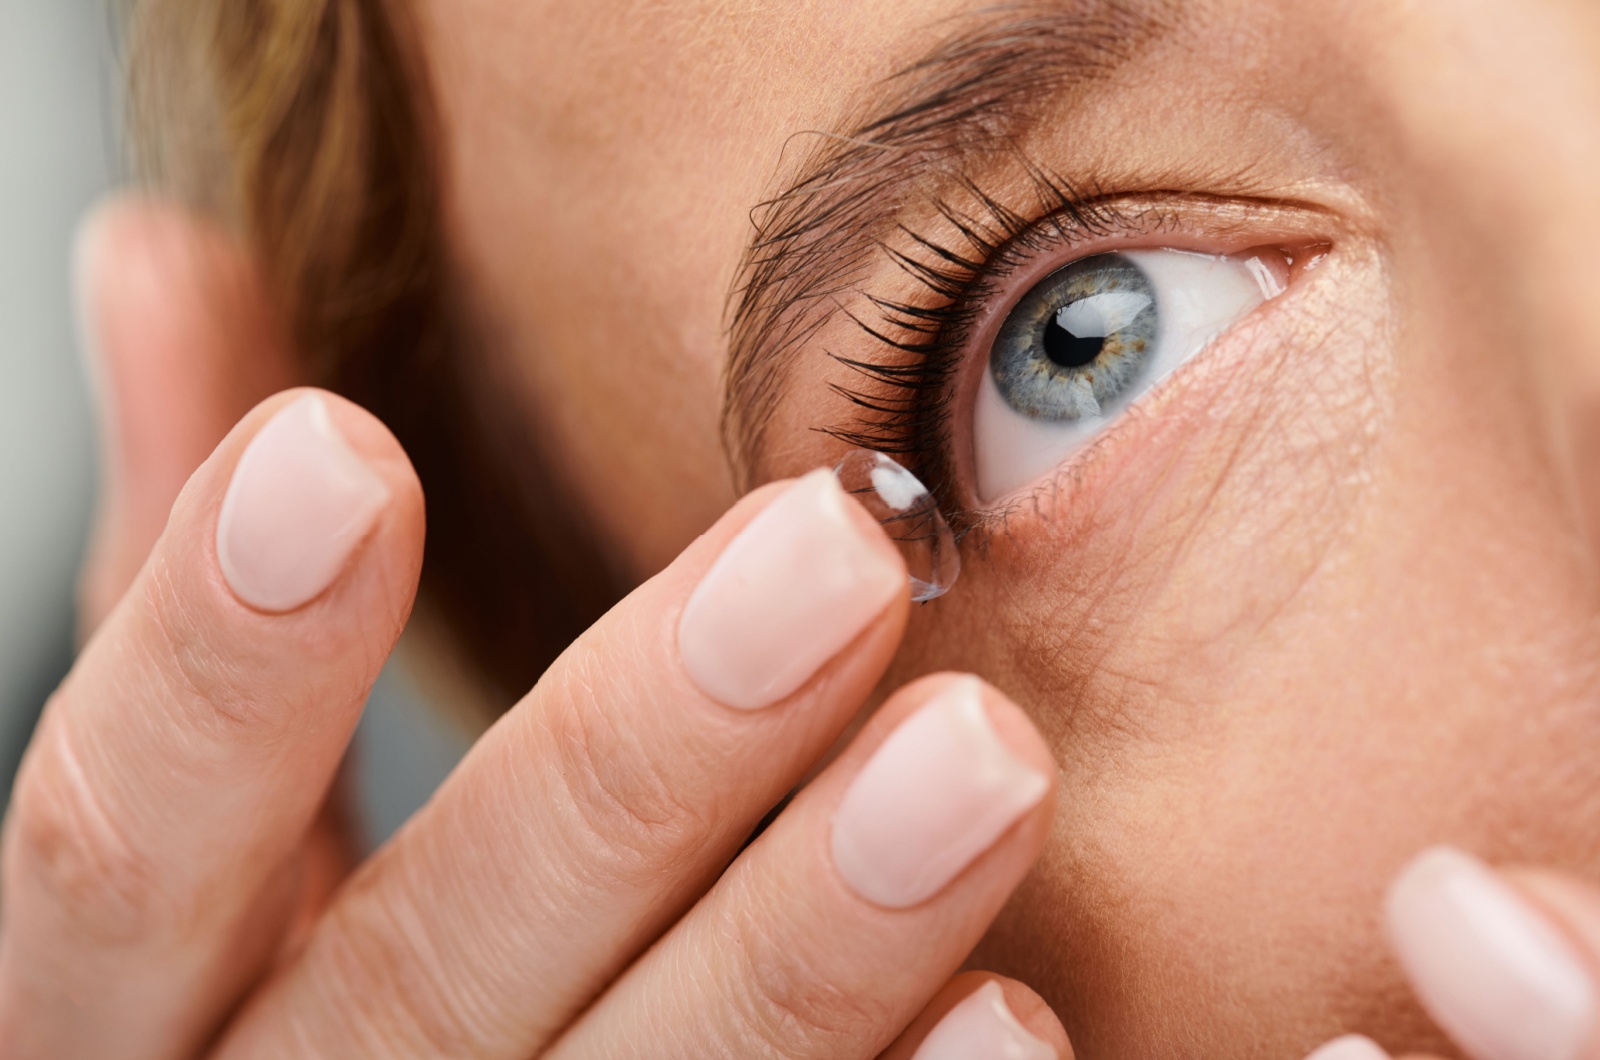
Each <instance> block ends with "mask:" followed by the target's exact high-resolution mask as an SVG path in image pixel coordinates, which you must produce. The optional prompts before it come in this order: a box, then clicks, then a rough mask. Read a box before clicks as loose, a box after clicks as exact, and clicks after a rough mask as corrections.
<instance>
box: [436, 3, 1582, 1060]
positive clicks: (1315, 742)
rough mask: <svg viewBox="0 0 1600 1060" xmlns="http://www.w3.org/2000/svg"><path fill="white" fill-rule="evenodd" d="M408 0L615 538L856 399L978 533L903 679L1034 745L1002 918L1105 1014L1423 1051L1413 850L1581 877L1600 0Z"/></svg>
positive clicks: (581, 464) (1060, 1002) (538, 365)
mask: <svg viewBox="0 0 1600 1060" xmlns="http://www.w3.org/2000/svg"><path fill="white" fill-rule="evenodd" d="M421 7H422V9H423V23H424V27H423V28H424V33H425V37H424V40H425V41H426V47H427V49H428V59H429V62H430V65H431V67H432V72H433V75H434V78H435V80H436V83H437V95H438V98H439V103H440V106H441V110H442V124H443V132H444V139H445V144H444V149H445V158H446V160H447V166H448V171H449V175H450V180H451V192H450V196H449V203H448V207H449V210H450V213H451V217H450V223H451V227H452V232H453V237H454V240H455V244H456V249H457V252H458V254H459V257H460V259H461V263H462V267H463V270H464V274H465V276H466V278H467V281H468V285H469V287H470V289H471V291H472V292H473V293H472V297H473V298H474V299H475V300H476V307H477V309H478V311H479V312H480V314H481V316H482V318H483V321H484V324H485V328H486V329H487V333H488V334H489V336H490V337H491V339H492V340H493V341H492V342H491V344H490V348H491V353H492V355H493V356H496V357H498V358H500V359H502V361H504V362H505V363H506V364H509V365H512V366H514V368H515V370H516V371H517V372H518V373H520V375H519V378H520V380H521V384H522V385H521V386H520V391H519V393H518V395H517V399H518V400H519V401H521V402H523V403H524V406H525V409H526V415H527V417H528V418H529V420H530V421H531V422H533V423H535V424H537V425H538V427H539V430H540V431H541V432H542V434H543V438H544V441H545V443H546V444H547V445H549V446H550V447H552V449H553V451H554V453H555V454H556V456H557V458H558V463H559V464H560V465H561V466H564V467H566V468H569V469H571V473H572V475H573V481H572V485H573V487H574V488H575V489H576V490H577V493H578V495H579V497H580V498H581V499H582V501H583V502H584V503H585V504H587V506H588V507H589V509H590V514H591V516H592V518H593V520H594V521H595V524H596V525H597V526H598V528H599V530H600V532H601V534H602V535H603V537H604V538H605V540H606V542H607V544H608V545H609V547H611V548H612V549H613V551H614V552H615V554H616V555H617V557H618V561H619V562H620V563H623V564H624V565H626V567H627V568H628V569H630V570H631V571H632V572H634V573H636V574H638V575H644V574H647V573H649V572H651V571H653V570H654V569H656V568H657V567H659V566H660V565H662V564H663V563H664V562H665V561H666V560H667V559H669V558H670V557H671V556H672V555H673V554H674V553H675V552H676V551H677V550H678V549H680V548H681V547H682V546H683V545H685V544H686V543H687V542H688V541H689V539H690V538H691V537H692V536H693V535H694V534H695V533H697V532H698V531H699V530H701V529H702V528H703V527H705V526H706V525H708V524H709V523H710V522H711V521H712V519H713V518H714V516H715V515H716V514H717V513H718V512H719V511H720V510H721V509H722V508H723V507H725V506H726V505H727V504H728V503H729V502H730V500H731V499H732V498H733V497H734V495H735V493H736V492H737V490H739V489H743V488H745V487H748V486H750V485H753V484H756V483H758V482H761V481H763V480H768V479H772V478H776V477H781V476H787V475H792V474H795V473H798V472H800V471H803V470H805V469H808V468H811V467H815V466H818V465H822V464H828V463H831V462H834V461H835V460H837V459H838V458H839V456H840V455H841V454H842V453H843V452H844V451H845V449H847V448H848V447H849V444H850V441H851V440H852V439H854V440H856V441H860V440H861V437H860V436H862V435H870V436H872V437H873V438H875V439H877V440H878V441H879V443H880V444H885V445H890V446H892V447H895V448H897V449H903V450H904V453H903V455H902V460H903V462H906V463H908V464H910V465H912V466H914V467H915V468H916V469H917V470H918V471H919V473H921V474H922V475H923V477H924V478H926V479H929V480H930V483H929V484H930V485H931V486H933V487H935V488H936V489H938V490H940V491H941V495H942V496H943V497H944V498H945V499H946V501H947V507H948V509H949V511H950V513H951V515H952V518H953V521H954V522H956V524H957V525H958V526H959V527H961V528H963V529H965V530H966V531H967V533H966V536H965V538H964V541H963V546H962V551H963V558H964V561H965V566H966V569H965V573H964V574H963V575H962V578H961V581H960V583H959V584H958V585H957V586H956V588H955V589H954V591H952V592H951V593H950V594H949V595H948V596H947V597H945V598H943V599H942V600H940V601H938V602H937V603H935V604H932V605H930V606H927V607H924V608H921V609H919V610H918V611H917V613H916V616H915V619H914V621H913V626H912V631H911V634H910V636H909V639H908V641H907V644H906V648H905V651H904V653H903V655H902V657H901V660H900V662H899V664H898V665H897V669H896V673H895V674H894V679H895V680H896V681H899V680H903V679H904V678H907V677H910V676H912V675H914V674H916V673H918V672H922V671H927V670H931V669H944V668H954V669H965V670H972V671H975V672H977V673H980V674H982V675H984V676H985V677H987V678H989V679H990V680H992V681H993V682H994V683H995V684H997V685H998V686H999V687H1000V688H1002V689H1004V690H1005V691H1006V692H1008V693H1010V694H1011V695H1012V696H1013V697H1015V698H1016V700H1017V701H1018V702H1019V703H1021V704H1023V705H1024V706H1025V707H1026V708H1028V709H1029V710H1030V711H1031V713H1032V714H1033V715H1034V717H1035V718H1036V720H1037V722H1038V724H1039V726H1040V727H1041V729H1042V730H1043V731H1044V733H1045V734H1046V736H1047V737H1049V738H1050V739H1052V740H1053V742H1054V746H1055V749H1056V755H1057V759H1058V761H1059V763H1060V768H1061V772H1062V777H1063V782H1062V785H1061V790H1062V792H1063V795H1062V805H1061V807H1060V810H1059V813H1058V818H1057V819H1058V822H1059V823H1058V827H1057V834H1056V836H1055V839H1054V842H1053V844H1052V846H1051V848H1050V850H1049V852H1048V854H1047V855H1046V859H1045V861H1044V863H1043V864H1042V865H1041V867H1040V868H1039V869H1038V871H1036V872H1035V874H1034V876H1033V877H1032V879H1031V881H1030V882H1029V883H1028V884H1027V885H1026V886H1025V887H1024V888H1023V890H1022V891H1021V892H1020V893H1019V894H1018V896H1017V898H1016V899H1015V901H1014V902H1013V903H1012V904H1011V906H1010V908H1009V909H1008V911H1007V913H1006V915H1005V916H1004V917H1003V918H1002V920H1001V922H1000V924H999V925H998V926H997V928H996V930H995V931H994V932H993V933H992V935H991V937H990V939H989V941H988V942H987V943H986V944H985V946H984V948H983V949H982V950H981V951H980V953H979V955H978V957H977V962H978V963H979V964H981V965H983V966H986V967H989V968H993V969H995V970H998V971H1003V972H1007V973H1010V974H1013V975H1017V976H1019V977H1021V978H1023V979H1025V980H1026V981H1027V982H1029V983H1030V984H1032V985H1033V986H1035V987H1036V988H1037V989H1039V990H1040V992H1041V993H1042V994H1043V995H1044V996H1045V997H1046V998H1047V999H1048V1000H1049V1001H1050V1002H1051V1003H1052V1004H1053V1005H1055V1006H1056V1008H1057V1010H1058V1011H1059V1012H1060V1013H1061V1014H1062V1016H1063V1018H1064V1020H1065V1022H1066V1024H1067V1027H1068V1029H1069V1031H1070V1032H1071V1033H1072V1035H1073V1040H1074V1042H1075V1043H1076V1044H1077V1046H1078V1048H1079V1051H1080V1054H1081V1055H1084V1056H1094V1057H1130V1058H1131V1057H1139V1058H1153V1057H1180V1056H1181V1057H1191V1056H1229V1057H1238V1058H1245V1057H1257V1056H1259V1057H1282V1056H1288V1055H1291V1054H1294V1053H1296V1051H1297V1050H1302V1051H1303V1050H1305V1049H1306V1048H1308V1047H1309V1046H1311V1045H1313V1044H1314V1043H1316V1042H1319V1041H1321V1040H1323V1039H1325V1038H1327V1037H1329V1036H1330V1035H1332V1034H1333V1033H1335V1032H1336V1031H1338V1030H1341V1029H1352V1030H1355V1029H1359V1030H1364V1031H1367V1032H1369V1033H1380V1032H1381V1034H1382V1036H1383V1037H1384V1038H1385V1039H1386V1040H1388V1041H1389V1042H1390V1043H1391V1044H1392V1045H1396V1046H1398V1045H1403V1044H1412V1045H1416V1044H1420V1043H1422V1042H1425V1041H1429V1040H1431V1039H1429V1038H1428V1032H1427V1030H1426V1025H1425V1023H1424V1022H1423V1021H1422V1017H1421V1016H1420V1015H1417V1014H1415V1013H1414V1011H1413V1010H1412V1008H1411V1006H1410V1003H1409V1002H1408V1001H1406V1000H1405V995H1404V992H1403V991H1402V989H1401V987H1400V984H1399V980H1398V976H1397V974H1396V972H1395V971H1394V969H1393V968H1391V966H1390V964H1389V961H1388V958H1387V957H1386V956H1385V955H1384V950H1383V947H1382V945H1381V940H1380V939H1379V937H1378V913H1379V903H1380V896H1381V892H1382V888H1383V885H1384V883H1385V882H1386V880H1387V879H1388V878H1389V876H1390V875H1391V874H1392V873H1393V871H1394V870H1395V869H1396V868H1397V867H1398V866H1399V865H1400V863H1401V862H1402V861H1403V860H1404V859H1405V858H1406V857H1408V856H1409V855H1410V854H1412V853H1413V852H1415V851H1416V850H1417V849H1418V848H1420V847H1422V846H1424V845H1426V844H1428V843H1432V842H1438V841H1449V842H1453V843H1457V844H1460V845H1461V846H1464V847H1467V848H1469V849H1472V850H1475V851H1477V852H1479V853H1481V854H1484V855H1486V856H1488V857H1490V858H1493V859H1510V860H1520V859H1528V860H1533V861H1539V862H1545V863H1550V864H1554V865H1568V866H1571V867H1574V868H1577V869H1579V870H1580V871H1587V872H1590V873H1594V872H1600V844H1597V843H1596V842H1595V841H1594V838H1593V837H1595V836H1597V835H1600V765H1597V764H1596V761H1595V758H1594V756H1593V755H1592V754H1590V753H1588V752H1587V751H1586V750H1585V749H1586V748H1592V747H1594V746H1596V743H1597V740H1600V714H1597V712H1596V708H1595V702H1596V700H1595V694H1596V688H1597V675H1596V673H1595V666H1594V660H1596V659H1597V658H1600V655H1597V654H1596V651H1595V646H1596V632H1597V627H1596V622H1595V618H1596V613H1597V611H1596V607H1597V594H1596V590H1597V584H1596V578H1595V571H1596V567H1595V564H1594V562H1593V556H1594V554H1595V553H1594V540H1595V539H1593V538H1591V536H1590V533H1589V529H1588V528H1589V527H1590V526H1591V525H1592V519H1593V518H1594V517H1595V516H1596V515H1597V514H1600V510H1597V509H1596V508H1595V506H1594V505H1593V504H1592V503H1591V502H1592V501H1594V500H1595V499H1596V497H1597V496H1600V494H1596V492H1595V487H1596V484H1597V482H1600V479H1596V477H1595V468H1594V465H1593V463H1592V460H1593V458H1594V456H1596V455H1597V454H1600V450H1597V449H1596V445H1597V444H1600V435H1597V434H1594V433H1593V432H1592V431H1590V432H1589V433H1586V431H1587V430H1589V427H1588V425H1589V424H1590V423H1594V422H1600V421H1597V420H1595V419H1594V418H1593V417H1592V416H1590V415H1589V412H1590V406H1591V405H1592V404H1593V403H1594V402H1595V401H1596V399H1597V398H1600V287H1597V278H1596V277H1597V273H1596V268H1595V265H1594V253H1595V248H1596V247H1600V177H1597V176H1596V174H1600V6H1597V5H1595V4H1594V3H1592V2H1588V0H1416V2H1411V3H1405V4H1397V3H1395V2H1393V0H1338V2H1320V3H1306V2H1303V0H1207V2H1183V3H1178V2H1147V0H1115V2H1111V0H1057V2H1049V3H1040V4H1037V5H1028V6H1013V7H1006V8H1000V9H996V8H994V7H990V6H986V5H980V4H977V3H974V2H971V0H890V2H880V3H871V4H863V3H849V2H845V0H790V2H787V3H782V4H776V3H764V2H759V0H680V2H677V3H671V4H647V3H625V2H622V0H614V2H611V3H597V2H596V0H541V2H529V0H434V2H429V3H423V4H422V5H421ZM763 203H766V204H768V205H766V206H760V204H763ZM1117 251H1138V252H1139V253H1131V254H1128V255H1127V256H1122V257H1113V258H1103V257H1102V258H1100V259H1099V261H1097V262H1090V263H1089V264H1088V265H1086V266H1083V267H1082V268H1080V270H1079V277H1080V279H1079V280H1078V281H1076V282H1077V283H1078V286H1077V287H1073V286H1071V285H1070V284H1067V283H1065V282H1064V278H1063V277H1062V276H1053V275H1052V274H1055V273H1057V272H1058V270H1059V269H1061V268H1062V267H1063V266H1065V265H1068V264H1070V263H1072V262H1074V261H1077V260H1081V259H1085V258H1093V257H1095V256H1096V255H1104V254H1107V253H1110V252H1117ZM1180 251H1181V252H1189V253H1187V254H1180V253H1175V252H1180ZM1197 255H1209V256H1204V257H1202V256H1197ZM1280 288H1281V293H1276V292H1279V289H1280ZM1030 291H1032V292H1034V296H1033V297H1032V298H1031V300H1030V299H1024V296H1025V295H1028V294H1029V292H1030ZM1119 291H1120V292H1121V294H1120V296H1119V295H1118V294H1117V292H1119ZM1074 292H1076V293H1074ZM1130 292H1131V295H1130ZM1118 297H1121V298H1122V299H1123V301H1122V302H1118V300H1117V298H1118ZM1129 297H1133V299H1134V300H1133V301H1132V302H1129V301H1128V300H1127V299H1128V298H1129ZM1052 298H1053V299H1054V301H1052V300H1051V299H1052ZM1140 298H1143V299H1145V301H1140V300H1139V299H1140ZM1074 299H1076V302H1077V303H1081V304H1080V305H1079V308H1078V310H1076V311H1075V312H1077V313H1078V316H1076V317H1074V316H1071V315H1070V313H1069V312H1068V306H1069V305H1070V304H1076V303H1074ZM1151 301H1153V302H1154V306H1153V307H1152V306H1150V305H1149V302H1151ZM1019 303H1022V304H1021V305H1020V306H1019ZM1040 305H1043V306H1044V309H1043V310H1042V311H1041V310H1039V309H1038V306H1040ZM1030 306H1032V307H1033V309H1032V310H1030V309H1029V307H1030ZM1119 306H1120V307H1121V308H1119ZM1130 307H1131V308H1130ZM1141 307H1143V308H1141ZM1013 310H1015V312H1013ZM1058 310H1059V314H1058V312H1057V311H1058ZM1030 312H1032V313H1033V315H1032V316H1030V315H1029V313H1030ZM1139 312H1145V313H1146V316H1145V318H1144V321H1143V324H1139V323H1138V322H1137V321H1133V317H1134V314H1136V313H1139ZM1053 314H1056V315H1053ZM1084 314H1087V315H1088V317H1089V318H1093V320H1091V321H1090V323H1089V324H1085V323H1084V319H1086V318H1085V316H1084ZM1119 314H1121V315H1120V316H1119ZM1150 314H1154V316H1151V315H1150ZM1008 318H1009V319H1008ZM1074 321H1076V323H1074ZM1094 321H1098V322H1099V325H1100V330H1099V331H1098V332H1097V331H1096V330H1095V327H1094ZM1130 321H1133V322H1132V323H1130ZM1141 327H1142V328H1143V330H1140V328H1141ZM1052 329H1054V330H1052ZM1074 329H1076V330H1074ZM1119 329H1120V330H1119ZM1105 332H1112V333H1113V334H1112V338H1111V339H1108V340H1106V341H1104V342H1101V341H1099V340H1098V339H1097V338H1096V336H1097V335H1099V334H1103V333H1105ZM1212 335H1215V336H1216V337H1215V338H1214V339H1213V340H1212V341H1211V342H1210V343H1209V345H1205V348H1204V349H1203V350H1201V351H1200V352H1198V353H1195V354H1194V355H1193V356H1192V357H1188V359H1187V360H1184V358H1185V357H1186V356H1187V355H1188V354H1189V353H1191V352H1192V350H1193V348H1194V347H1196V346H1198V345H1203V344H1204V339H1205V338H1207V337H1208V336H1212ZM1086 343H1087V345H1085V344H1086ZM1073 350H1078V351H1079V352H1082V351H1084V350H1087V351H1088V352H1087V358H1088V359H1087V360H1086V359H1085V358H1080V359H1079V361H1074V359H1073V356H1072V351H1073ZM1097 351H1098V352H1097ZM1118 351H1120V353H1119V355H1120V356H1122V357H1124V358H1125V359H1126V360H1125V361H1124V362H1123V367H1124V368H1126V369H1127V370H1126V371H1122V370H1120V369H1118V370H1114V369H1117V366H1116V365H1112V364H1109V363H1108V362H1107V361H1106V358H1107V357H1109V356H1110V355H1111V354H1112V353H1118ZM1095 357H1099V358H1100V360H1099V361H1095V360H1093V359H1092V358H1095ZM1180 360H1183V361H1184V363H1183V364H1182V365H1181V367H1178V368H1177V369H1176V370H1175V371H1173V372H1172V374H1170V375H1167V376H1166V377H1165V378H1159V377H1160V376H1161V373H1162V372H1163V371H1165V366H1166V365H1168V364H1169V363H1173V362H1176V361H1180ZM1080 361H1081V362H1083V363H1080ZM851 362H854V364H852V363H851ZM1157 365H1161V366H1162V367H1156V366H1157ZM1096 370H1098V371H1100V372H1101V373H1102V375H1101V376H1100V377H1099V379H1098V381H1096V379H1095V378H1094V377H1093V376H1094V372H1095V371H1096ZM1158 379H1159V381H1158ZM1084 395H1089V397H1090V399H1092V400H1091V401H1090V404H1089V405H1086V404H1085V400H1086V399H1085V398H1084ZM1095 408H1099V410H1100V413H1101V414H1100V415H1099V416H1098V417H1097V416H1095V415H1094V409H1095ZM730 469H731V470H730ZM1408 1035H1409V1038H1408Z"/></svg>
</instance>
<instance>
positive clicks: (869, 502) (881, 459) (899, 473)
mask: <svg viewBox="0 0 1600 1060" xmlns="http://www.w3.org/2000/svg"><path fill="white" fill-rule="evenodd" d="M833 470H834V474H835V475H837V476H838V478H839V484H840V485H841V486H843V487H844V491H845V492H846V493H848V494H850V495H851V496H852V497H854V498H855V499H856V501H857V502H858V503H860V505H861V506H862V507H863V508H865V509H866V510H867V512H868V513H869V514H870V515H871V516H872V518H873V519H875V520H877V522H878V524H879V525H880V526H882V527H883V530H884V533H886V534H887V535H888V536H889V540H890V541H892V542H894V545H895V547H896V548H898V549H899V550H900V554H901V555H902V556H903V557H904V558H905V561H906V570H907V571H909V572H910V576H911V599H912V601H913V602H914V603H919V604H920V603H927V602H928V601H929V600H935V599H938V598H939V597H941V596H943V595H944V594H945V593H947V592H949V591H950V587H951V586H952V585H954V584H955V582H956V579H957V578H958V577H960V576H961V553H960V552H959V551H958V550H957V549H956V537H955V534H954V532H952V531H951V529H950V524H949V523H948V522H946V521H945V518H944V515H943V513H941V512H940V511H939V504H938V502H937V501H936V500H935V499H934V497H933V494H932V493H931V492H930V491H929V490H928V487H926V486H924V485H923V484H922V481H921V480H920V479H918V478H917V476H915V475H913V474H912V473H911V472H910V471H907V470H906V469H905V468H904V467H902V466H901V465H900V464H899V463H897V462H896V461H895V460H894V458H893V457H890V456H888V455H887V454H885V453H878V452H873V451H872V450H869V449H853V450H851V451H850V453H849V454H847V455H846V456H845V458H844V459H843V460H841V461H839V463H838V464H837V465H836V466H835V467H834V469H833Z"/></svg>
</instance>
